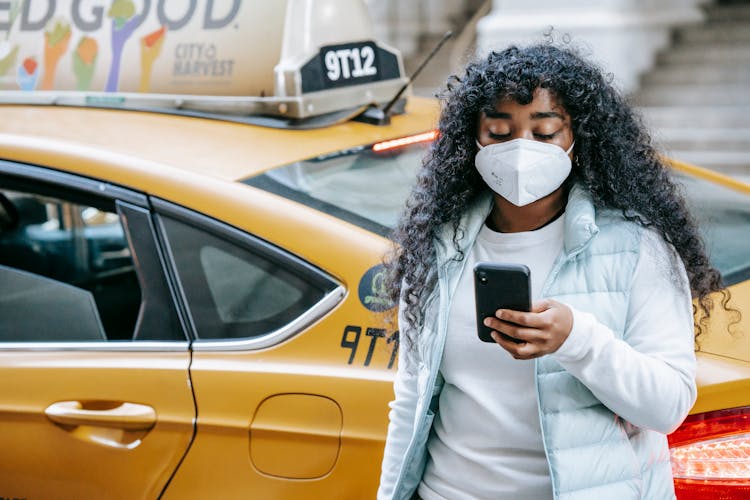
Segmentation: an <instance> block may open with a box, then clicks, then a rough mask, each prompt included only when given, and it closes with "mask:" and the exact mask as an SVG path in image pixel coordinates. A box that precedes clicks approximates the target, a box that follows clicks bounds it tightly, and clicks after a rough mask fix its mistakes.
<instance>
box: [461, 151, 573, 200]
mask: <svg viewBox="0 0 750 500" xmlns="http://www.w3.org/2000/svg"><path fill="white" fill-rule="evenodd" d="M573 144H575V142H573ZM573 144H571V145H570V148H568V150H567V151H565V150H564V149H562V148H561V147H560V146H557V145H555V144H548V143H546V142H538V141H532V140H529V139H513V140H512V141H507V142H499V143H497V144H490V145H488V146H482V145H481V144H479V141H477V146H479V152H478V153H477V156H476V158H475V159H474V164H475V165H476V168H477V171H478V172H479V175H481V176H482V179H484V182H486V183H487V185H488V186H489V187H490V188H491V189H492V190H493V191H495V192H496V193H497V194H499V195H500V196H502V197H503V198H505V199H506V200H508V201H509V202H511V203H513V204H514V205H517V206H519V207H522V206H524V205H528V204H529V203H532V202H534V201H536V200H539V199H541V198H544V197H545V196H547V195H548V194H550V193H552V192H553V191H554V190H555V189H557V188H559V187H560V186H562V183H563V182H565V179H567V178H568V176H569V175H570V171H571V169H572V164H571V161H570V157H569V156H568V153H570V151H572V150H573Z"/></svg>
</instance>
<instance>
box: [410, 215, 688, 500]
mask: <svg viewBox="0 0 750 500" xmlns="http://www.w3.org/2000/svg"><path fill="white" fill-rule="evenodd" d="M563 226H564V216H563V217H561V218H559V219H558V220H556V221H554V222H553V223H551V224H549V225H547V226H545V227H543V228H540V229H538V230H536V231H530V232H523V233H495V232H493V231H491V230H489V229H488V228H487V227H484V228H482V230H481V231H480V233H479V235H478V237H477V240H476V243H475V244H474V246H473V247H472V251H471V252H470V253H469V254H467V256H466V259H467V262H466V265H465V267H464V272H463V274H462V275H461V278H460V280H459V283H458V288H457V290H456V292H455V296H454V300H453V303H452V306H451V310H450V312H449V319H448V334H447V339H446V345H445V351H444V355H443V360H442V363H441V367H440V370H441V374H442V376H443V378H444V379H445V385H444V387H443V390H442V392H441V396H440V402H439V411H438V415H437V416H436V418H435V421H434V433H433V434H432V435H431V437H430V439H429V441H428V444H427V448H428V453H429V456H428V460H427V466H426V469H425V472H424V475H423V478H422V482H421V484H420V485H419V490H418V491H419V495H420V497H422V498H424V499H425V500H433V499H450V500H454V499H456V500H460V499H483V498H492V499H503V498H508V499H510V498H513V499H529V500H532V499H533V500H537V499H539V500H541V499H549V498H551V496H552V487H551V482H550V477H549V470H548V465H547V460H546V457H545V454H544V448H543V444H542V436H541V429H540V423H539V415H538V410H537V400H536V388H535V372H534V362H533V361H521V360H515V359H513V358H512V357H511V356H510V354H509V353H507V352H506V351H505V350H503V349H502V348H501V347H500V346H498V345H495V344H488V343H484V342H481V341H480V340H479V339H478V338H477V334H476V318H475V312H474V311H475V307H474V292H473V281H472V280H473V277H472V269H473V267H474V265H475V264H476V263H477V262H481V261H490V262H509V263H522V264H526V265H527V266H528V267H529V269H530V270H531V286H532V299H533V300H538V299H539V295H540V291H541V287H542V285H543V284H544V282H545V280H546V278H547V275H548V274H549V272H550V270H551V268H552V265H553V263H554V261H555V258H556V257H557V255H558V254H559V252H560V251H561V249H562V245H563ZM573 319H574V321H573V329H572V331H571V333H570V335H569V337H568V339H567V340H566V341H565V342H564V343H563V345H562V346H561V347H560V349H558V351H557V352H556V353H554V354H552V356H554V357H555V358H556V360H557V361H558V362H560V363H561V364H562V365H563V367H564V368H565V369H566V370H568V371H569V372H570V373H571V374H572V375H574V376H576V377H577V378H578V379H579V380H581V381H582V382H583V383H584V384H585V385H586V386H587V387H588V388H589V389H590V390H591V391H592V392H593V393H594V394H595V395H596V396H597V397H598V398H599V399H600V401H602V403H604V404H605V405H606V406H607V407H608V408H610V409H611V410H612V411H613V412H615V413H617V414H618V415H620V416H621V417H622V418H624V419H625V420H627V421H629V422H630V423H632V424H633V425H637V426H644V427H649V428H652V429H655V430H660V431H661V432H668V431H670V430H671V429H665V428H664V425H663V422H668V421H674V418H673V417H672V416H671V412H673V411H677V410H679V411H681V410H680V409H672V408H661V405H660V402H661V401H663V400H664V399H662V396H661V395H662V394H673V393H675V391H678V392H680V391H681V388H682V387H684V386H685V385H688V386H690V385H691V383H690V382H689V381H688V382H687V384H686V380H685V379H686V378H691V377H694V365H695V359H694V355H692V353H691V355H690V356H687V355H686V356H685V357H683V358H679V359H675V357H674V352H684V351H685V349H684V346H685V343H688V345H691V344H692V337H691V335H692V333H693V326H692V305H691V299H690V289H689V284H688V281H687V276H686V275H685V271H684V268H683V267H682V264H681V263H680V262H679V261H678V260H677V258H676V256H675V255H674V253H673V251H672V250H671V249H670V248H669V247H667V245H666V244H665V243H664V242H663V240H662V239H661V238H660V237H658V236H657V235H656V234H655V233H654V232H652V231H649V230H646V231H644V233H643V238H642V240H641V258H640V260H639V262H638V265H637V267H636V270H635V276H634V280H633V287H632V290H631V296H630V307H629V310H628V318H627V324H628V331H629V334H628V342H627V343H626V342H623V341H621V340H618V339H616V338H615V336H614V334H613V333H612V332H611V331H610V330H609V328H607V327H606V326H604V325H603V324H601V323H600V322H599V321H597V319H596V317H595V316H594V315H592V314H588V313H583V312H580V311H576V310H573ZM678 344H681V346H680V347H679V348H677V345H678ZM670 351H671V353H672V354H671V356H669V359H670V363H671V364H667V363H665V362H664V361H663V360H662V359H660V353H667V352H670ZM676 364H678V365H679V366H677V365H676ZM678 385H679V387H678ZM642 387H649V390H648V391H645V392H644V391H641V390H639V388H642ZM681 392H682V393H685V392H686V391H684V390H683V391H681ZM687 392H690V391H687ZM685 398H686V401H685V402H684V403H685V405H688V407H689V405H692V402H693V401H694V399H695V393H694V391H692V392H691V393H690V394H685ZM680 406H684V405H680ZM655 409H658V411H655Z"/></svg>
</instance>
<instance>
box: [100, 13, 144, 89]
mask: <svg viewBox="0 0 750 500" xmlns="http://www.w3.org/2000/svg"><path fill="white" fill-rule="evenodd" d="M134 16H135V4H133V2H132V0H114V2H112V6H111V7H110V9H109V11H108V12H107V17H111V18H112V66H111V67H110V68H109V76H108V78H107V84H106V85H105V87H104V90H105V91H106V92H117V88H118V86H119V82H120V64H121V62H122V51H123V48H124V47H125V42H127V41H128V38H130V37H131V36H132V35H133V32H134V31H135V29H136V28H137V27H138V26H140V25H141V23H142V22H143V20H144V19H145V17H146V9H143V13H141V14H140V15H139V16H135V17H134Z"/></svg>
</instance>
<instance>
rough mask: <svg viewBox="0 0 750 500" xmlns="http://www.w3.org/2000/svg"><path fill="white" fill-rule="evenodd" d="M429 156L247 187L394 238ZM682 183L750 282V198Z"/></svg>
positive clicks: (731, 275) (285, 169)
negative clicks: (419, 174) (425, 158)
mask: <svg viewBox="0 0 750 500" xmlns="http://www.w3.org/2000/svg"><path fill="white" fill-rule="evenodd" d="M425 149H426V145H425V144H424V143H419V144H413V145H408V146H404V147H398V148H394V149H390V150H386V151H381V152H378V151H375V150H374V149H373V146H362V147H358V148H354V149H349V150H344V151H339V152H337V153H335V154H330V155H326V156H319V157H317V158H311V159H309V160H305V161H300V162H296V163H292V164H290V165H286V166H282V167H278V168H275V169H272V170H270V171H267V172H265V173H263V174H261V175H258V176H255V177H251V178H249V179H247V180H245V183H246V184H249V185H251V186H255V187H258V188H261V189H263V190H266V191H270V192H272V193H275V194H278V195H280V196H284V197H286V198H289V199H292V200H295V201H297V202H300V203H303V204H305V205H307V206H309V207H312V208H315V209H317V210H320V211H322V212H325V213H328V214H330V215H333V216H335V217H338V218H340V219H344V220H346V221H348V222H351V223H353V224H356V225H358V226H360V227H363V228H364V229H367V230H369V231H372V232H374V233H377V234H380V235H381V236H388V234H389V232H390V231H391V230H392V229H393V228H394V227H395V226H396V224H397V222H398V217H399V216H400V215H401V211H402V209H403V207H404V203H405V202H406V198H407V197H408V195H409V191H410V190H411V187H412V185H413V183H414V181H415V179H416V172H417V169H418V168H419V166H420V165H421V164H422V158H423V156H424V154H425ZM675 180H676V181H677V183H678V184H679V185H680V186H681V187H682V192H683V193H684V196H685V198H686V200H687V204H688V206H689V207H690V209H691V211H692V213H693V215H694V216H695V218H696V220H697V222H698V225H699V227H700V230H701V233H702V235H703V238H704V241H705V243H706V247H707V251H708V255H709V258H710V259H711V263H712V264H713V265H714V266H715V267H716V268H717V269H718V270H719V271H720V272H721V274H722V277H723V279H724V283H725V285H733V284H735V283H739V282H740V281H744V280H747V279H750V234H749V233H750V231H749V228H750V196H748V195H747V194H743V193H739V192H737V191H734V190H732V189H729V188H727V187H724V186H722V185H720V184H716V183H713V182H710V181H707V180H704V179H700V178H697V177H693V176H688V175H683V174H677V175H676V176H675Z"/></svg>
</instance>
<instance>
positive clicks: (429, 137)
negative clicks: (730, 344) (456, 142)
mask: <svg viewBox="0 0 750 500" xmlns="http://www.w3.org/2000/svg"><path fill="white" fill-rule="evenodd" d="M437 136H438V131H437V130H432V131H430V132H425V133H423V134H417V135H410V136H408V137H401V138H399V139H393V140H390V141H383V142H378V143H377V144H373V146H372V150H373V151H375V152H376V153H379V152H382V151H387V150H389V149H395V148H402V147H404V146H408V145H410V144H417V143H418V142H429V141H434V140H435V138H436V137H437Z"/></svg>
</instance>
